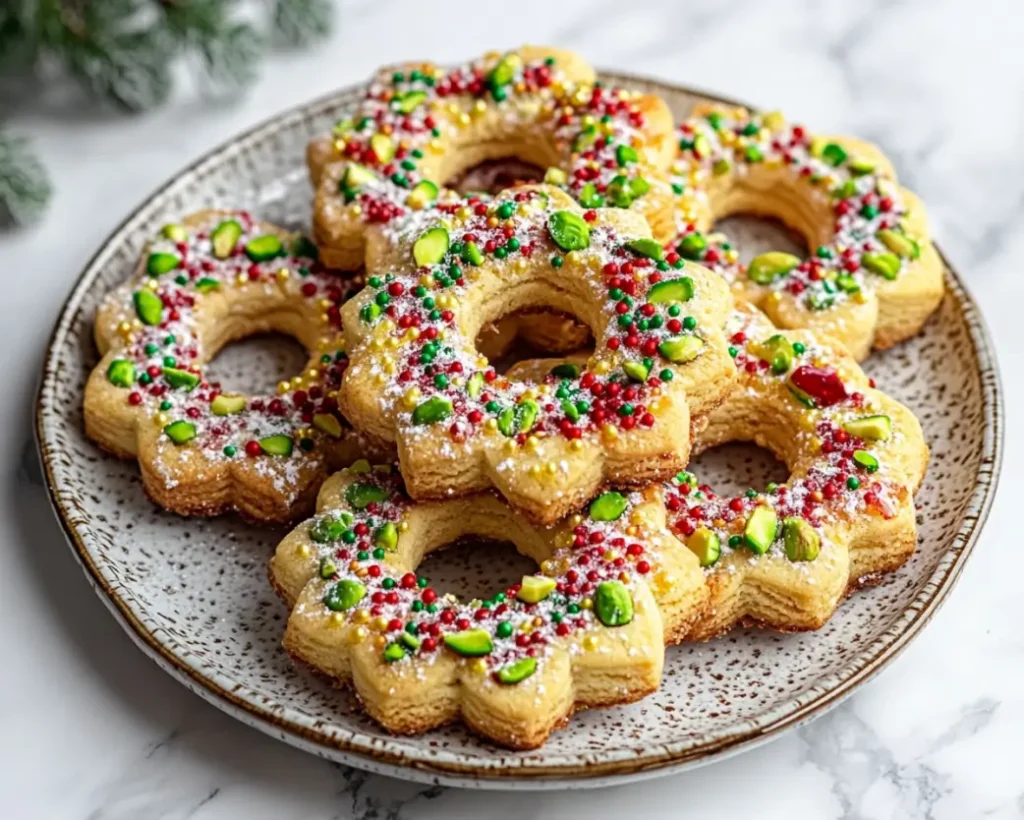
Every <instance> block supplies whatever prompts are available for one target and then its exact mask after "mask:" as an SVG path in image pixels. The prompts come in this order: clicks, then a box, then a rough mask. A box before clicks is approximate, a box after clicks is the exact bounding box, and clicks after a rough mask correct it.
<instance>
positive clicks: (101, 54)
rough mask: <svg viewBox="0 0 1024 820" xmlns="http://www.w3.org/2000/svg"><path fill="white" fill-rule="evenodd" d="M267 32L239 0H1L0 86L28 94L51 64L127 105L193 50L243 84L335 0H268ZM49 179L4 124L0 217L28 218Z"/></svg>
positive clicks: (167, 84)
mask: <svg viewBox="0 0 1024 820" xmlns="http://www.w3.org/2000/svg"><path fill="white" fill-rule="evenodd" d="M268 2H270V3H271V4H272V5H271V11H270V13H269V17H270V25H269V26H268V28H269V32H268V33H267V34H264V33H261V32H260V31H259V30H258V29H257V28H256V26H254V25H251V24H249V23H247V22H244V21H242V20H240V19H238V18H237V17H236V16H235V15H234V14H233V6H234V5H235V0H0V94H4V93H10V92H13V93H14V94H17V93H19V92H20V94H21V95H22V96H27V94H28V93H31V90H30V89H31V88H32V87H31V86H30V80H32V79H33V78H39V77H40V76H42V74H41V71H40V69H41V67H43V66H45V67H47V68H53V67H56V68H58V69H61V70H63V73H64V74H65V75H66V76H69V77H71V78H73V79H75V80H76V81H77V82H78V84H79V85H80V86H81V87H82V89H83V90H84V91H85V92H86V93H87V94H88V95H89V96H90V97H92V98H94V99H96V100H99V101H101V102H104V103H106V104H108V105H112V106H114V107H115V108H117V109H119V110H121V111H125V112H137V111H144V110H147V109H149V108H153V107H154V106H157V105H159V104H161V103H163V102H164V101H166V100H167V98H168V97H169V96H170V93H171V91H172V86H173V74H172V69H173V66H174V64H175V60H176V59H177V58H179V57H196V58H198V59H199V60H200V61H201V63H202V66H203V69H204V71H205V73H206V76H207V78H208V79H209V80H210V82H212V83H213V84H215V85H217V86H223V87H226V88H231V89H233V88H238V87H240V86H243V85H245V84H247V83H249V82H250V81H251V80H252V79H253V78H254V77H255V74H256V65H257V63H258V62H259V59H260V57H262V56H263V53H264V48H265V45H266V44H267V43H268V42H270V41H274V42H277V43H279V44H282V45H287V46H293V47H294V46H302V45H306V44H307V43H309V42H310V41H312V40H314V39H316V38H318V37H321V36H323V35H324V34H326V33H327V32H328V31H329V29H330V26H331V23H332V17H333V7H332V2H331V0H268ZM49 196H50V181H49V178H48V176H47V174H46V171H45V169H44V168H43V166H42V164H41V163H40V161H39V159H38V158H37V157H36V156H35V154H33V153H32V151H31V150H30V148H29V146H28V143H27V142H26V140H25V139H23V138H19V137H14V136H10V135H8V134H6V133H4V132H3V131H2V130H0V225H12V224H25V223H26V222H29V221H31V220H32V219H33V218H34V217H35V216H37V215H38V214H39V212H40V211H41V210H42V208H43V207H44V205H45V203H46V200H47V199H48V198H49Z"/></svg>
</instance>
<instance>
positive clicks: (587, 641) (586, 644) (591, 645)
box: [583, 635, 598, 652]
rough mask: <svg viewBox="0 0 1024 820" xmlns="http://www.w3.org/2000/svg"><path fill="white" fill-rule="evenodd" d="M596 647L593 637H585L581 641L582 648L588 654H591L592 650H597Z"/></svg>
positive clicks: (595, 640)
mask: <svg viewBox="0 0 1024 820" xmlns="http://www.w3.org/2000/svg"><path fill="white" fill-rule="evenodd" d="M597 645H598V641H597V638H596V637H595V636H593V635H587V636H586V637H585V638H584V639H583V648H584V649H586V650H587V651H588V652H592V651H593V650H595V649H597Z"/></svg>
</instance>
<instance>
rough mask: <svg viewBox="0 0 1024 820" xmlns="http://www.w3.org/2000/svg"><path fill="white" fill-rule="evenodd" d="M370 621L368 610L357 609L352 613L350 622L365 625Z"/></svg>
mask: <svg viewBox="0 0 1024 820" xmlns="http://www.w3.org/2000/svg"><path fill="white" fill-rule="evenodd" d="M369 621H370V610H368V609H357V610H356V611H355V612H353V613H352V622H353V623H356V624H365V623H369Z"/></svg>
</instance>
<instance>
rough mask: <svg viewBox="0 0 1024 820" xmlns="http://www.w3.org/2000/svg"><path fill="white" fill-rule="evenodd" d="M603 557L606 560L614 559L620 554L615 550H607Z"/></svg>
mask: <svg viewBox="0 0 1024 820" xmlns="http://www.w3.org/2000/svg"><path fill="white" fill-rule="evenodd" d="M601 557H602V558H603V559H604V560H605V561H609V562H610V561H614V560H615V559H616V558H618V556H617V555H616V554H615V550H605V551H604V553H603V554H602V555H601Z"/></svg>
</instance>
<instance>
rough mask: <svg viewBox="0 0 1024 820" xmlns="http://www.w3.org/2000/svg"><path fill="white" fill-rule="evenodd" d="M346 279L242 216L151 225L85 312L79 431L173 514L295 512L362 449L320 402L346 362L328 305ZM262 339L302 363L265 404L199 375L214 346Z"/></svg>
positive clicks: (328, 400)
mask: <svg viewBox="0 0 1024 820" xmlns="http://www.w3.org/2000/svg"><path fill="white" fill-rule="evenodd" d="M358 284H359V283H358V282H357V281H355V280H344V279H341V278H339V277H338V276H337V275H335V274H331V273H329V272H326V271H325V270H324V269H323V268H322V267H321V266H320V264H319V262H317V260H316V247H315V246H314V245H313V244H312V243H311V242H310V241H309V240H308V239H305V238H304V237H301V236H299V235H296V234H291V233H288V232H285V231H284V230H282V229H280V228H277V227H275V226H273V225H269V224H266V223H261V222H256V221H254V220H253V219H252V218H251V217H250V215H249V214H248V213H245V212H239V211H201V212H198V213H195V214H192V215H190V216H187V217H185V218H184V219H182V220H181V222H180V223H175V224H170V225H167V226H165V227H164V228H163V230H162V231H161V233H160V234H159V235H158V236H156V237H154V238H153V239H152V240H151V241H150V242H149V243H148V246H147V248H146V251H145V252H144V253H143V255H142V257H141V259H140V261H139V264H138V267H137V270H136V272H135V274H134V275H133V276H132V278H131V279H130V280H129V281H128V282H127V283H125V284H124V285H123V286H121V287H119V288H118V289H116V290H115V291H113V292H112V293H111V294H110V295H109V296H107V297H106V299H105V301H104V302H103V304H102V306H101V307H100V309H99V311H98V314H97V317H96V325H95V335H96V343H97V345H98V347H99V349H100V353H101V354H102V359H101V360H100V362H99V364H98V365H97V366H96V368H95V369H94V370H93V372H92V374H91V375H90V377H89V380H88V382H87V384H86V387H85V398H84V412H85V430H86V434H87V435H88V436H89V437H90V438H92V439H93V440H94V441H96V442H97V443H98V444H99V445H100V446H101V447H103V448H104V449H105V450H108V451H110V452H112V453H114V454H115V455H117V456H120V457H121V458H132V457H134V458H136V459H137V460H138V462H139V467H140V469H141V472H142V480H143V485H144V486H145V489H146V491H147V492H148V493H149V495H150V496H151V497H152V498H153V499H154V500H155V501H156V502H157V503H158V504H160V505H161V506H162V507H165V508H167V509H169V510H172V511H174V512H177V513H180V514H182V515H214V514H218V513H221V512H225V511H228V510H237V511H239V512H241V513H243V514H244V515H246V516H248V517H250V518H253V519H256V520H260V521H286V520H291V519H294V518H295V517H297V516H298V515H301V514H303V513H305V512H307V511H308V510H310V509H312V506H313V503H314V500H315V497H316V491H317V490H318V489H319V486H320V484H321V483H322V482H323V480H324V479H325V478H327V476H328V475H329V474H330V473H331V472H333V471H334V470H336V469H338V468H339V467H342V466H344V465H346V464H350V463H351V462H352V461H353V460H354V459H356V458H358V457H360V456H362V455H364V454H365V453H366V452H368V447H367V446H366V444H365V442H363V441H362V440H361V437H360V436H359V435H358V434H357V433H355V432H354V431H353V430H352V428H351V427H350V426H349V424H348V423H347V422H346V421H345V419H344V417H343V416H342V415H341V414H340V413H339V412H338V406H337V402H336V400H335V398H334V394H335V392H336V390H337V388H338V385H339V384H340V381H341V375H342V373H343V372H344V369H345V367H346V366H347V365H348V359H347V357H346V356H345V353H344V348H343V346H342V340H341V335H340V322H341V315H340V311H339V308H340V306H341V303H342V302H343V301H344V300H345V299H346V298H347V297H348V296H349V295H350V294H351V292H352V289H353V287H358ZM268 331H278V332H283V333H287V334H290V335H292V336H294V337H295V338H296V339H298V340H299V341H300V342H301V343H302V344H303V345H305V347H306V348H307V349H308V350H309V351H310V354H311V358H310V361H309V364H308V365H307V366H306V368H305V369H304V370H303V372H302V374H300V375H299V376H296V377H295V378H294V379H290V380H288V381H286V382H282V383H280V384H279V385H278V393H277V395H270V396H245V395H241V394H238V393H234V392H226V391H223V390H222V389H221V386H220V385H219V384H217V383H210V382H209V381H207V379H206V378H205V376H204V373H203V366H204V365H205V364H206V363H207V362H209V361H210V360H211V359H212V358H213V357H214V356H215V355H216V354H217V351H218V350H220V349H221V348H222V347H223V346H224V345H226V344H228V343H229V342H231V341H234V340H237V339H241V338H243V337H246V336H249V335H252V334H254V333H261V332H268Z"/></svg>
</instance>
